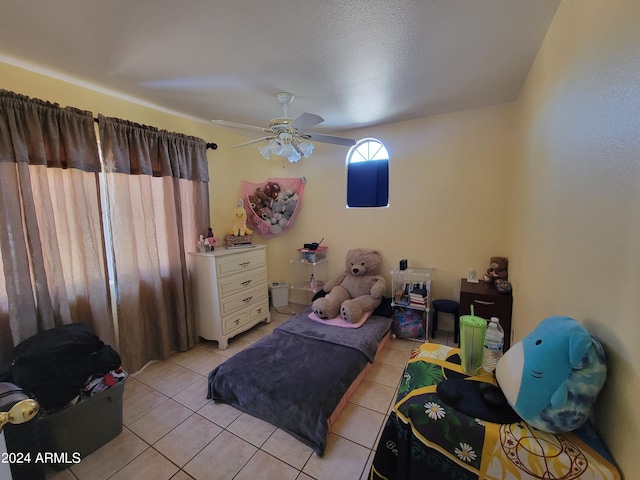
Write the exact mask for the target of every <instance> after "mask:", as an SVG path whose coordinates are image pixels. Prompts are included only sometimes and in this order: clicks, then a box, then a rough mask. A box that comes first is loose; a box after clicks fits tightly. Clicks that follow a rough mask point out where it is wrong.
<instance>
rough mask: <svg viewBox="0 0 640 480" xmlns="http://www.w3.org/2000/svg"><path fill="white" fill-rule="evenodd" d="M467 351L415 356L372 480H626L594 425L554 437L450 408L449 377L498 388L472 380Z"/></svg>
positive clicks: (439, 349) (426, 349)
mask: <svg viewBox="0 0 640 480" xmlns="http://www.w3.org/2000/svg"><path fill="white" fill-rule="evenodd" d="M459 352H460V350H459V348H452V347H448V346H444V345H438V344H433V343H425V344H423V345H421V346H420V348H419V349H415V350H414V351H413V352H412V353H411V356H410V359H409V361H408V363H407V366H406V368H405V371H404V373H403V377H402V380H401V383H400V387H399V390H398V396H397V399H396V403H395V405H394V407H393V411H392V412H391V413H390V415H389V417H388V419H387V422H386V424H385V426H384V428H383V432H382V434H381V437H380V440H379V442H378V445H377V448H376V454H375V457H374V460H373V463H372V466H371V471H370V477H369V478H370V479H372V480H380V479H384V480H393V479H395V480H400V479H403V480H404V479H406V480H411V479H418V478H420V479H429V480H439V479H453V480H467V479H474V480H478V479H534V478H537V479H542V478H545V479H565V480H569V479H581V480H584V479H618V480H619V479H620V473H619V472H618V470H617V469H616V467H615V466H614V464H613V462H612V460H611V458H610V456H609V454H608V453H607V451H606V449H605V448H604V446H603V444H602V443H601V442H600V440H599V439H598V437H597V435H596V434H595V432H594V430H593V428H592V427H590V425H589V424H588V423H587V424H585V425H583V426H582V427H580V428H579V429H578V430H576V431H574V432H570V433H565V434H550V433H545V432H541V431H539V430H535V429H533V428H532V427H530V426H529V425H527V424H526V422H524V421H522V420H519V421H516V422H514V423H505V424H498V423H491V422H486V421H482V420H478V419H476V418H473V417H471V416H467V415H465V414H463V413H461V412H459V411H458V410H456V409H454V408H452V407H450V406H448V405H447V404H446V403H445V402H443V401H442V399H441V398H440V397H439V395H438V393H437V385H438V383H439V382H441V381H442V380H444V379H463V378H467V379H468V380H469V381H472V380H477V381H483V382H490V383H495V378H494V376H493V375H480V376H477V377H467V376H466V375H464V374H463V373H462V369H461V367H460V356H459Z"/></svg>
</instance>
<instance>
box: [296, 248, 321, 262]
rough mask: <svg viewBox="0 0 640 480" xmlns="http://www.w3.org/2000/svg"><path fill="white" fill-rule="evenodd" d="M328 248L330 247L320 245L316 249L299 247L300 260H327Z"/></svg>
mask: <svg viewBox="0 0 640 480" xmlns="http://www.w3.org/2000/svg"><path fill="white" fill-rule="evenodd" d="M327 248H329V247H324V246H319V247H318V248H317V249H315V250H309V249H308V248H299V249H298V253H299V254H300V261H301V262H306V263H317V262H319V261H321V260H325V259H326V258H327Z"/></svg>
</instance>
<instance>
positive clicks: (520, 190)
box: [509, 0, 640, 479]
mask: <svg viewBox="0 0 640 480" xmlns="http://www.w3.org/2000/svg"><path fill="white" fill-rule="evenodd" d="M639 26H640V2H637V1H635V0H629V1H616V2H602V1H600V0H572V1H567V0H564V1H563V2H562V3H561V5H560V8H559V9H558V12H557V14H556V16H555V18H554V20H553V23H552V25H551V27H550V29H549V31H548V33H547V35H546V39H545V41H544V43H543V45H542V48H541V49H540V51H539V53H538V56H537V59H536V62H535V63H534V65H533V67H532V69H531V71H530V74H529V76H528V79H527V82H526V85H525V87H524V88H523V90H522V91H521V94H520V97H519V99H518V101H517V114H518V119H519V122H520V124H521V128H520V131H519V136H520V138H519V141H518V155H517V158H516V168H515V170H514V171H515V172H516V175H515V176H514V182H513V185H514V195H513V196H512V198H511V201H512V204H513V206H514V210H513V216H512V218H511V222H510V224H511V228H510V231H511V237H510V238H511V239H512V241H511V243H510V248H509V249H510V252H511V258H512V262H511V264H510V270H509V274H510V278H511V280H512V281H513V283H514V297H515V298H514V308H515V311H514V316H515V324H516V329H517V330H516V337H518V338H521V337H523V336H525V335H526V334H527V333H528V332H529V331H530V330H532V329H533V328H534V327H535V325H536V324H537V323H538V322H539V321H540V320H541V319H543V318H545V317H547V316H549V315H554V314H565V315H569V316H572V317H574V318H576V319H578V320H579V321H581V322H583V323H584V324H585V325H586V326H587V327H588V328H589V330H590V331H591V332H592V334H594V335H595V336H596V337H598V338H599V339H600V340H601V341H602V342H603V344H604V346H605V350H606V353H607V356H608V365H609V377H608V379H607V383H606V384H605V387H604V390H603V393H602V395H601V397H600V399H599V401H598V402H597V405H596V408H595V409H594V416H595V419H596V423H597V428H598V430H599V431H600V432H601V433H602V434H603V436H604V438H605V440H606V442H607V444H608V446H609V447H610V449H611V450H612V453H613V454H614V456H615V458H616V460H617V461H618V462H619V463H620V465H621V467H622V469H623V471H624V473H625V475H626V478H629V479H631V478H638V473H640V468H639V467H638V464H637V458H635V457H636V455H637V448H636V445H635V442H634V441H632V440H635V439H636V438H637V436H638V431H640V410H639V409H638V406H637V403H638V398H640V354H639V353H638V352H639V349H638V341H640V321H638V314H639V312H640V300H639V299H640V296H639V292H640V274H639V272H640V55H639V54H638V52H639V51H640V50H639V49H640V28H639ZM634 472H635V475H634Z"/></svg>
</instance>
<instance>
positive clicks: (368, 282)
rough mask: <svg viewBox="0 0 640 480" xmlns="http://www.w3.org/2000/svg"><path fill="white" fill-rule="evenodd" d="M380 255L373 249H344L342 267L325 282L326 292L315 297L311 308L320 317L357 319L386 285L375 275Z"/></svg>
mask: <svg viewBox="0 0 640 480" xmlns="http://www.w3.org/2000/svg"><path fill="white" fill-rule="evenodd" d="M381 262H382V257H381V255H380V253H378V252H377V251H376V250H369V249H364V248H354V249H352V250H349V251H348V252H347V256H346V260H345V270H344V272H342V273H341V274H340V275H338V276H337V277H335V278H332V279H331V280H329V281H328V282H327V283H325V284H324V287H323V290H324V291H325V292H327V295H326V296H324V297H322V298H318V299H316V300H314V302H313V304H312V305H311V308H312V310H313V312H314V313H315V314H316V315H317V316H318V317H320V318H322V319H332V318H336V317H338V315H340V316H342V318H343V319H344V320H345V321H347V322H349V323H356V322H358V321H359V320H360V318H361V317H362V315H363V314H364V313H366V312H372V311H373V310H375V309H376V308H377V307H378V306H379V305H380V302H381V301H382V296H383V295H384V292H385V291H386V288H387V285H386V281H385V279H384V277H382V276H380V275H378V273H379V270H380V264H381Z"/></svg>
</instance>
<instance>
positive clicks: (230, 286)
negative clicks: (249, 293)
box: [219, 268, 267, 297]
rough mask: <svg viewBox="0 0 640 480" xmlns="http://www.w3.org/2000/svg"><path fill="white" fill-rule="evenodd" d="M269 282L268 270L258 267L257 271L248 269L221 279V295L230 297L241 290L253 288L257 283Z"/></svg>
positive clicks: (264, 283)
mask: <svg viewBox="0 0 640 480" xmlns="http://www.w3.org/2000/svg"><path fill="white" fill-rule="evenodd" d="M266 283H267V271H266V270H265V269H264V268H263V269H258V270H257V271H247V272H242V273H239V274H238V275H232V276H229V277H225V278H224V279H222V280H220V283H219V287H220V296H222V297H228V296H229V295H234V294H236V293H239V292H243V291H245V290H248V289H251V288H253V287H255V286H257V285H265V286H266Z"/></svg>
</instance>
